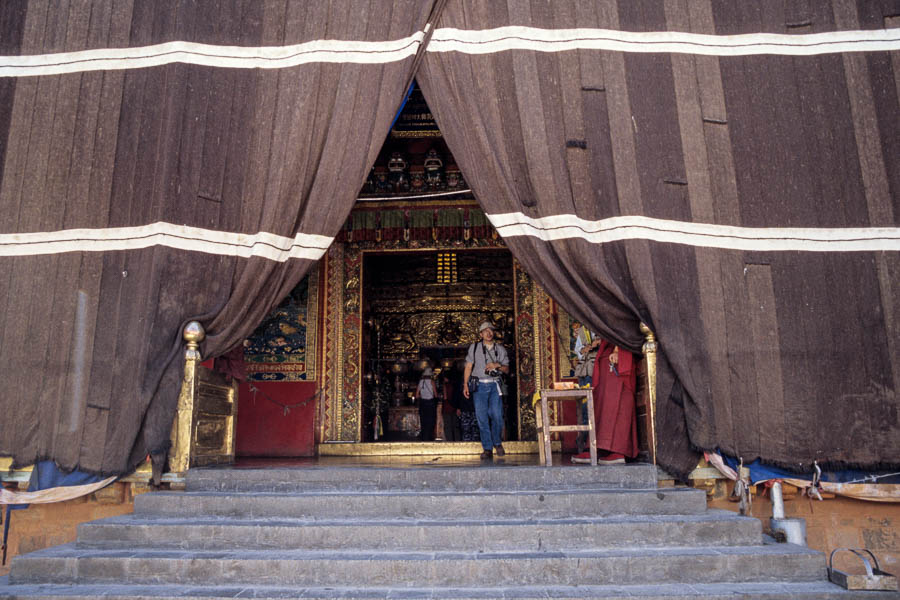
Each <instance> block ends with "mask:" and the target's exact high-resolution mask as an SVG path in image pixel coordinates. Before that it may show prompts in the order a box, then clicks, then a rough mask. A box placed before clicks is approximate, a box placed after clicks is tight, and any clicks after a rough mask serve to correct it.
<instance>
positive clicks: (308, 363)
mask: <svg viewBox="0 0 900 600" xmlns="http://www.w3.org/2000/svg"><path fill="white" fill-rule="evenodd" d="M318 289H319V271H318V267H313V268H312V269H311V270H310V272H309V274H308V275H307V276H306V277H304V278H303V280H302V281H301V282H300V283H299V284H298V285H297V287H295V288H294V289H293V290H292V291H291V293H290V294H289V295H288V297H287V298H285V299H284V300H283V301H282V302H281V304H279V305H278V307H277V308H276V309H275V310H273V311H272V313H271V314H270V315H269V316H268V317H267V318H266V320H265V321H263V322H262V323H261V324H260V326H259V327H257V328H256V331H254V332H253V334H252V335H250V337H249V338H247V339H248V341H249V346H248V347H247V348H246V349H245V350H244V363H245V365H246V369H247V378H248V379H249V380H250V381H284V382H288V381H313V380H315V378H316V351H315V349H316V334H317V331H316V322H317V313H318V310H317V303H318V298H319V291H318Z"/></svg>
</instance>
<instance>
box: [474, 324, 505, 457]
mask: <svg viewBox="0 0 900 600" xmlns="http://www.w3.org/2000/svg"><path fill="white" fill-rule="evenodd" d="M478 334H479V335H480V336H481V341H479V342H475V343H474V344H472V345H470V346H469V353H468V355H467V356H466V370H465V374H464V376H463V386H464V387H463V395H465V397H466V398H468V397H469V396H470V395H471V396H472V399H473V401H474V404H475V418H476V419H477V420H478V431H479V433H480V435H481V447H482V448H483V449H484V451H483V452H482V453H481V458H483V459H490V458H491V457H492V456H493V453H494V452H496V453H497V456H503V455H504V454H506V453H505V452H504V450H503V445H502V443H501V442H502V440H501V439H500V436H501V435H502V432H503V401H502V399H501V398H500V378H501V373H503V374H507V373H509V356H508V355H507V354H506V349H505V348H504V347H503V346H501V345H500V344H499V343H497V342H495V341H494V326H493V325H491V324H490V323H488V322H487V321H485V322H484V323H482V324H481V326H480V327H479V328H478Z"/></svg>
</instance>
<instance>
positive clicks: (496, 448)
mask: <svg viewBox="0 0 900 600" xmlns="http://www.w3.org/2000/svg"><path fill="white" fill-rule="evenodd" d="M494 452H496V453H497V456H504V455H505V454H506V450H504V449H503V446H494Z"/></svg>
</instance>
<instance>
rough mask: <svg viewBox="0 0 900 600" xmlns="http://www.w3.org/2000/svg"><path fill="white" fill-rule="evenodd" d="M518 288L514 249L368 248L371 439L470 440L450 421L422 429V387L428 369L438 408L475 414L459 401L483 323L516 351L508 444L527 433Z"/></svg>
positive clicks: (366, 398)
mask: <svg viewBox="0 0 900 600" xmlns="http://www.w3.org/2000/svg"><path fill="white" fill-rule="evenodd" d="M513 288H514V280H513V262H512V255H511V254H510V252H509V250H506V249H477V250H474V249H473V250H466V249H460V250H454V249H450V250H410V251H393V252H378V251H372V252H366V253H364V259H363V294H362V296H363V315H364V319H363V323H364V331H363V342H362V362H361V364H362V365H364V369H365V371H364V375H363V381H364V383H363V394H362V406H363V415H362V416H363V435H362V438H363V441H368V442H375V441H417V440H425V441H431V440H432V439H436V440H447V439H449V440H454V441H456V440H458V441H463V438H462V437H461V436H462V433H463V432H462V431H456V432H455V433H456V435H454V432H453V430H451V429H449V428H450V427H453V426H454V425H451V424H449V423H448V422H447V421H445V422H443V423H441V421H443V419H438V423H437V427H436V430H435V431H434V432H430V431H428V432H423V431H422V420H421V418H420V414H419V413H420V411H419V399H418V398H417V394H416V389H417V385H418V382H419V380H420V379H421V378H422V376H423V373H426V369H428V370H430V372H431V373H432V376H433V381H434V383H435V388H436V392H437V396H438V399H439V408H438V412H439V414H441V413H443V414H448V413H449V412H450V408H451V407H452V408H453V409H454V410H455V409H457V408H460V409H462V410H464V411H466V412H468V410H467V409H468V407H467V406H466V405H465V404H466V403H465V401H464V400H463V399H462V398H461V396H462V394H461V390H462V376H463V370H464V367H465V358H466V352H467V350H468V347H469V344H471V343H473V342H475V341H476V339H477V335H478V334H477V332H478V326H479V324H481V323H482V322H484V321H489V322H491V323H493V325H494V326H495V327H496V331H497V334H498V335H497V339H498V341H499V343H501V344H503V345H504V346H505V347H506V349H507V353H508V354H509V356H510V373H511V376H510V377H508V378H507V380H506V389H505V391H506V395H505V396H504V402H503V405H504V431H505V435H504V440H508V441H515V440H518V439H519V432H518V428H517V423H518V402H517V401H516V398H517V397H518V394H517V392H516V378H515V372H516V369H515V356H516V352H515V335H514V333H515V321H514V314H515V306H514V291H513ZM448 421H453V422H454V423H455V422H456V420H454V419H448ZM442 425H443V426H442ZM468 441H475V440H474V439H472V440H468Z"/></svg>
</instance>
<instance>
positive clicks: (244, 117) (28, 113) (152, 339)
mask: <svg viewBox="0 0 900 600" xmlns="http://www.w3.org/2000/svg"><path fill="white" fill-rule="evenodd" d="M213 6H214V7H215V9H214V10H211V8H213ZM430 9H431V3H428V2H417V1H415V0H370V1H368V2H357V1H351V0H333V1H321V2H299V1H286V0H269V1H265V2H261V1H257V0H235V1H234V2H222V3H215V4H214V5H213V4H212V3H205V2H176V1H174V0H173V1H157V0H154V1H152V2H145V1H134V2H131V1H123V0H96V1H93V2H78V3H72V4H71V5H70V6H69V7H68V9H67V10H62V9H61V7H60V6H58V3H57V2H52V1H49V0H33V1H31V2H4V3H2V6H0V27H2V28H3V29H2V31H0V43H2V45H3V47H2V52H3V55H5V56H11V55H20V54H21V55H41V54H50V53H56V52H64V51H65V52H72V51H79V50H85V49H95V48H139V47H146V46H152V45H155V44H161V43H164V42H170V41H187V42H197V43H201V44H211V45H214V46H239V47H253V48H266V47H279V46H291V45H295V44H303V43H306V42H310V41H313V40H355V41H371V42H383V41H391V40H402V39H404V38H407V37H408V36H411V35H413V34H415V33H416V32H417V31H420V30H422V29H423V27H424V25H425V22H426V19H427V17H428V13H429V11H430ZM408 45H409V44H408ZM305 51H306V49H301V50H299V51H298V52H297V56H302V52H305ZM340 51H343V50H339V52H340ZM211 52H212V54H215V53H216V51H215V50H213V51H211ZM380 52H381V50H379V49H375V50H373V51H372V55H373V56H375V55H379V54H380ZM205 53H208V51H207V50H204V51H203V52H201V53H200V54H205ZM221 53H222V54H223V55H228V54H230V53H229V52H226V51H222V52H221ZM414 54H415V46H414V45H413V50H412V53H410V54H408V55H407V56H405V57H402V58H398V59H395V60H389V61H381V62H379V61H375V62H366V61H361V62H360V61H358V60H357V61H356V62H344V61H343V60H342V59H340V58H334V57H332V58H330V59H329V60H328V61H325V62H323V61H316V62H311V63H307V64H300V65H298V66H288V67H283V68H274V69H269V68H265V69H256V68H233V67H230V66H205V65H197V64H182V63H172V64H165V65H161V66H152V67H147V68H128V67H127V66H126V67H125V68H112V69H109V70H101V71H85V72H75V73H70V74H61V75H46V76H29V77H24V76H23V77H19V78H10V77H7V78H0V99H2V100H4V101H3V102H2V103H0V168H2V169H3V171H2V181H0V234H9V233H34V232H55V231H63V230H71V229H80V228H84V229H90V230H92V231H94V232H95V233H96V232H97V231H100V232H101V234H102V235H107V234H109V235H113V233H114V232H116V231H118V230H116V229H114V228H122V227H131V228H135V227H143V226H148V225H151V224H155V223H162V224H164V225H165V227H166V228H167V229H166V231H167V236H168V237H166V239H165V241H160V238H159V237H158V236H157V237H153V238H151V237H150V236H152V235H153V234H152V232H148V231H146V230H145V229H139V230H125V231H126V233H124V234H122V235H123V236H125V238H127V240H126V242H121V243H127V244H131V246H129V247H128V248H126V249H117V250H109V251H95V252H84V251H68V252H63V253H43V254H36V255H30V256H15V257H13V256H0V343H2V346H0V412H2V414H3V415H4V418H3V419H2V421H0V454H3V455H12V456H14V458H15V462H16V463H17V464H28V463H31V462H33V461H36V460H39V459H52V460H54V461H56V462H57V463H58V464H59V466H61V467H62V468H64V469H67V470H68V469H76V468H77V469H80V470H83V471H89V472H94V473H98V474H104V475H106V474H120V473H123V472H126V471H128V470H129V469H131V468H133V467H134V466H135V465H136V464H137V463H139V462H140V461H142V460H143V459H144V458H145V457H146V456H147V454H148V453H161V452H163V451H164V450H165V449H166V447H167V445H168V437H169V432H170V429H171V423H172V417H173V415H174V408H175V404H176V400H177V393H178V389H179V385H180V377H181V370H182V368H183V362H182V359H181V347H182V342H181V334H180V332H181V329H182V327H183V325H184V324H185V323H186V322H187V321H188V320H191V319H199V320H200V321H201V322H202V323H203V324H204V325H205V327H206V330H207V341H206V342H205V343H204V345H203V348H202V350H203V355H204V356H207V357H209V356H216V355H218V354H221V353H223V352H225V351H227V350H228V349H229V348H230V347H231V346H233V345H234V344H236V343H237V342H239V341H240V340H241V339H242V338H243V337H244V336H246V335H247V334H249V333H250V332H251V331H252V330H253V328H254V327H255V326H256V324H258V323H259V321H260V320H261V319H262V318H263V316H264V315H265V314H266V313H267V312H268V311H269V310H270V309H271V307H272V306H274V305H275V304H276V303H277V302H278V301H279V300H280V299H281V298H282V297H283V296H284V295H285V294H287V293H288V292H289V291H290V290H291V289H292V287H293V286H294V285H296V284H297V282H298V281H299V280H300V279H301V278H302V276H303V275H304V274H305V272H306V271H307V269H308V267H309V265H310V264H311V263H312V262H313V261H314V260H315V259H316V256H317V255H316V252H318V253H319V254H321V252H322V248H323V247H327V243H328V242H327V238H330V237H333V236H334V235H335V234H336V233H337V231H338V230H339V228H340V226H341V225H342V224H343V222H344V220H345V219H346V217H347V214H348V213H349V210H350V208H351V207H352V205H353V202H354V201H355V198H356V194H357V192H358V190H359V188H360V186H361V185H362V182H363V181H364V179H365V176H366V174H367V171H368V169H369V168H370V167H371V164H372V163H373V162H374V160H375V157H376V155H377V152H378V151H379V149H380V147H381V144H382V142H383V140H384V137H385V135H386V134H387V131H388V128H389V126H390V123H391V118H392V116H393V115H394V113H395V112H396V110H397V108H398V106H399V103H400V101H401V100H402V97H403V92H404V89H403V87H404V84H405V83H406V82H407V81H408V80H409V78H410V77H411V69H412V65H413V60H414ZM215 58H216V60H218V59H222V60H227V59H230V57H229V56H216V57H215ZM205 59H206V58H205ZM60 60H61V59H60ZM223 64H224V63H223ZM181 226H185V227H186V228H198V229H201V230H202V232H201V233H197V232H196V231H195V230H193V229H186V228H182V229H178V228H179V227H181ZM203 232H206V233H203ZM209 232H213V233H212V234H211V233H209ZM219 232H224V234H228V235H226V236H225V238H222V239H219V238H217V240H218V241H217V242H216V243H214V244H213V245H214V246H215V249H214V250H209V249H208V247H207V246H204V247H203V248H201V249H198V247H199V246H202V243H201V241H198V240H199V238H203V237H204V236H210V235H213V236H216V235H218V233H219ZM259 232H265V234H271V236H283V237H284V238H288V241H290V238H294V237H295V236H296V235H298V234H300V237H298V238H297V240H296V242H295V244H294V246H293V248H292V251H294V253H295V254H296V256H298V257H296V258H286V257H285V256H280V257H278V258H276V259H273V258H271V257H269V256H268V254H267V252H269V251H270V250H272V248H273V244H274V245H278V244H277V243H276V242H273V241H272V239H270V237H271V236H269V237H267V236H263V237H261V238H258V239H257V243H256V245H255V246H253V251H254V252H255V253H256V254H255V255H251V256H249V257H248V256H235V255H232V254H233V252H232V250H234V249H235V248H237V249H239V250H240V251H242V252H243V251H246V250H247V248H246V247H244V246H243V244H244V243H245V241H246V240H244V238H240V237H235V236H237V235H238V234H246V235H248V236H252V235H256V234H258V233H259ZM303 234H308V235H314V236H316V235H318V236H324V239H325V241H324V242H322V241H321V239H320V238H306V237H303ZM92 235H94V234H92ZM310 239H312V240H313V243H312V245H313V246H315V247H314V248H312V249H308V248H306V246H309V245H310V242H309V240H310ZM142 240H150V241H148V242H147V244H146V247H141V244H142Z"/></svg>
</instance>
